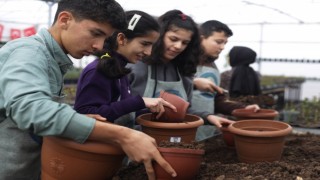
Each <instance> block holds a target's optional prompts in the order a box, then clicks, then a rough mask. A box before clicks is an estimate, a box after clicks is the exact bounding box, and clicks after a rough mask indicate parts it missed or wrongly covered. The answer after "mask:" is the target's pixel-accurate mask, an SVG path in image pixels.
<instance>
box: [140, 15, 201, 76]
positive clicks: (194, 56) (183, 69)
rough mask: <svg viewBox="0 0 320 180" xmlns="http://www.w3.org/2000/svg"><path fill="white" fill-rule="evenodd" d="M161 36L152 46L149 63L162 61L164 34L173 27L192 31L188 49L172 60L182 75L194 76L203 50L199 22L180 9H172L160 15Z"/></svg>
mask: <svg viewBox="0 0 320 180" xmlns="http://www.w3.org/2000/svg"><path fill="white" fill-rule="evenodd" d="M158 22H159V24H160V37H159V39H158V40H157V42H156V43H155V44H154V46H153V48H152V53H151V56H150V57H149V58H146V59H145V62H146V63H148V64H157V63H162V62H161V61H159V58H161V57H163V53H164V41H163V39H164V36H165V33H166V32H167V31H170V30H172V29H173V28H182V29H186V30H189V31H192V32H193V34H192V37H191V41H190V42H189V44H188V46H187V47H186V49H185V50H184V51H183V52H181V54H179V55H178V56H177V57H176V58H175V59H174V60H173V61H172V62H173V63H174V64H175V65H176V66H177V67H178V69H179V72H180V73H181V74H182V75H186V76H192V75H193V74H194V73H196V70H197V69H196V67H197V64H198V58H199V55H200V52H201V48H200V36H199V30H198V27H197V24H196V23H195V22H194V20H193V19H192V18H191V17H190V16H187V15H185V14H184V13H183V12H182V11H180V10H171V11H168V12H166V13H165V14H163V15H162V16H160V17H159V19H158Z"/></svg>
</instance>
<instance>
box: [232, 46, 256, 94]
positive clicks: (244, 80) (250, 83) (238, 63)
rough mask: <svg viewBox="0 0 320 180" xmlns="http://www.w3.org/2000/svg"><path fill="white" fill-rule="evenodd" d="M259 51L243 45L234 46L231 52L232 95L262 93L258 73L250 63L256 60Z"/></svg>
mask: <svg viewBox="0 0 320 180" xmlns="http://www.w3.org/2000/svg"><path fill="white" fill-rule="evenodd" d="M256 56H257V53H256V52H254V51H253V50H252V49H250V48H247V47H243V46H234V47H233V48H232V49H231V50H230V53H229V57H230V65H231V66H232V67H233V73H232V76H231V80H230V87H229V95H230V97H238V96H247V95H259V94H260V93H261V89H260V80H259V77H258V74H257V72H256V71H254V69H253V68H252V67H250V64H252V63H254V62H255V60H256Z"/></svg>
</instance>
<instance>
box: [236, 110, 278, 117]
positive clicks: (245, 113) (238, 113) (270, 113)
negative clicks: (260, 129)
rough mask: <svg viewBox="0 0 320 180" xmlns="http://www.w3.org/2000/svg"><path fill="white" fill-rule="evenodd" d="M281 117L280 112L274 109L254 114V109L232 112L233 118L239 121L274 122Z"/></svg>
mask: <svg viewBox="0 0 320 180" xmlns="http://www.w3.org/2000/svg"><path fill="white" fill-rule="evenodd" d="M278 115H279V113H278V111H276V110H273V109H259V110H258V111H257V112H254V111H253V110H252V109H235V110H233V111H232V116H234V117H235V118H236V119H237V120H244V119H270V120H274V119H276V117H277V116H278Z"/></svg>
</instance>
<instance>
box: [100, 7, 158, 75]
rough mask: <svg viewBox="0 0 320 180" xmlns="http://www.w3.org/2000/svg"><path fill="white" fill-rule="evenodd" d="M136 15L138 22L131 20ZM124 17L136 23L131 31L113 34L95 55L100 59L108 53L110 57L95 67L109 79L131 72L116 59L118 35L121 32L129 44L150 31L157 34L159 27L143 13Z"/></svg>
mask: <svg viewBox="0 0 320 180" xmlns="http://www.w3.org/2000/svg"><path fill="white" fill-rule="evenodd" d="M137 15H140V16H141V18H140V19H138V20H137V19H133V18H136V16H137ZM126 16H127V17H126V18H127V19H128V21H129V22H131V19H132V20H133V21H132V22H131V23H134V21H137V22H136V23H135V25H134V27H133V26H132V27H133V28H132V29H128V28H126V29H125V30H122V31H117V32H115V33H113V35H112V36H110V37H109V38H108V39H106V41H105V43H104V47H103V49H104V50H103V51H101V52H99V53H97V54H96V55H98V56H99V57H100V56H101V55H103V54H105V53H106V52H108V54H109V55H110V56H111V57H104V58H103V59H100V60H99V62H98V65H97V70H98V71H100V72H101V73H103V74H104V75H106V76H107V77H109V78H120V77H122V76H124V75H126V74H128V73H130V72H131V70H130V69H128V68H126V67H123V65H121V64H120V63H119V60H118V59H117V58H119V55H115V54H117V53H116V51H117V49H118V44H117V35H118V33H120V32H122V33H123V34H124V35H125V36H126V38H127V40H128V41H129V42H130V41H131V40H133V39H134V38H137V37H143V36H146V35H147V34H148V33H150V32H152V31H155V32H159V28H160V27H159V24H158V22H157V21H156V20H155V18H154V17H152V16H151V15H149V14H147V13H145V12H142V11H137V10H133V11H127V12H126Z"/></svg>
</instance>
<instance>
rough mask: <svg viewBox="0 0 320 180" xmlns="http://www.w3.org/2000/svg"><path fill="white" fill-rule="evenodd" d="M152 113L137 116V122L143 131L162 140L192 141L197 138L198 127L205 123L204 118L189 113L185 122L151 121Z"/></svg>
mask: <svg viewBox="0 0 320 180" xmlns="http://www.w3.org/2000/svg"><path fill="white" fill-rule="evenodd" d="M151 117H152V114H151V113H148V114H143V115H140V116H138V117H137V123H138V124H140V125H141V127H142V131H143V132H144V133H146V134H148V135H150V136H151V137H153V138H155V139H156V141H157V143H158V144H159V143H160V142H161V141H169V142H185V143H190V142H192V141H194V140H195V136H196V131H197V128H198V127H199V126H201V125H203V120H202V119H201V118H200V117H199V116H196V115H191V114H187V115H186V117H185V118H184V121H183V122H175V123H172V122H170V123H169V122H156V121H151Z"/></svg>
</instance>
